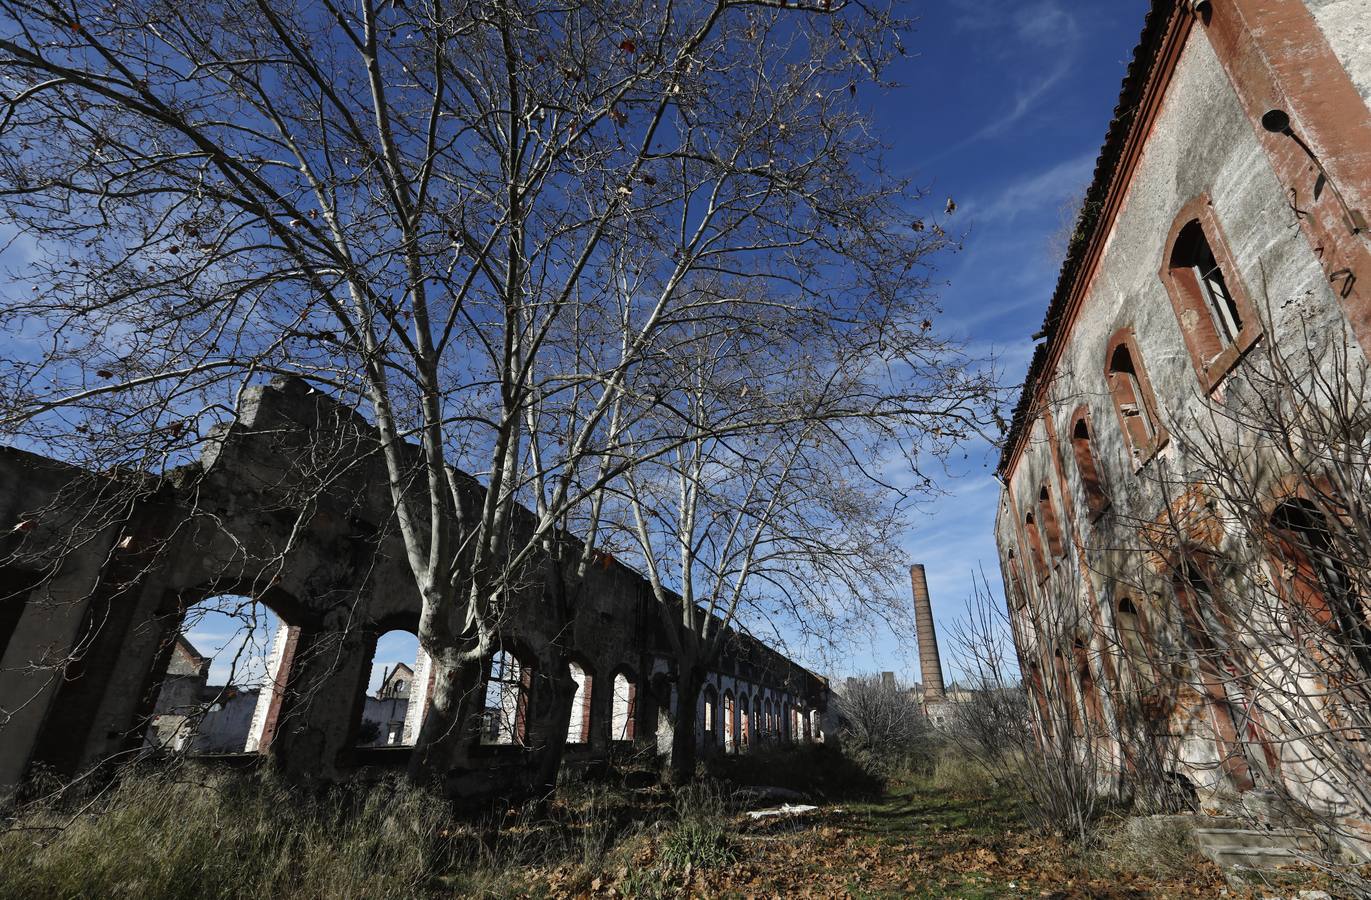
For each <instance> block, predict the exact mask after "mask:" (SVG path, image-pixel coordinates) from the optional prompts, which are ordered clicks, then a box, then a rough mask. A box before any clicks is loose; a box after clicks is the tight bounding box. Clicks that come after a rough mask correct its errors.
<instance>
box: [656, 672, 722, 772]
mask: <svg viewBox="0 0 1371 900" xmlns="http://www.w3.org/2000/svg"><path fill="white" fill-rule="evenodd" d="M704 683H705V679H704V671H703V670H702V669H701V668H700V667H699V666H694V665H692V666H687V667H684V668H683V670H682V672H681V676H680V678H678V679H677V682H676V708H675V709H674V710H673V711H672V712H673V718H672V727H671V758H670V759H669V760H667V773H666V774H667V782H668V783H669V784H671V785H673V786H676V787H679V786H680V785H683V784H687V783H689V782H690V781H691V780H692V779H693V778H694V777H695V763H696V761H697V760H698V759H699V742H698V737H697V736H696V734H695V710H696V706H697V704H698V703H699V702H700V691H702V690H703V689H704ZM716 715H717V711H716Z"/></svg>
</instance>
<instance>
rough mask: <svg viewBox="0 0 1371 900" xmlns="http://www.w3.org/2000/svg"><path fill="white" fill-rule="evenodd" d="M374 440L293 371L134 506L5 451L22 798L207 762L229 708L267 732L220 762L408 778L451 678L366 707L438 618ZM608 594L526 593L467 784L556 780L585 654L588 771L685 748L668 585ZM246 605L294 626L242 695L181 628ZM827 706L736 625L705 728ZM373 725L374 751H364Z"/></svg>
mask: <svg viewBox="0 0 1371 900" xmlns="http://www.w3.org/2000/svg"><path fill="white" fill-rule="evenodd" d="M374 442H375V437H374V432H373V431H372V429H371V427H370V425H369V424H368V423H367V422H366V420H365V419H363V418H362V417H361V416H360V415H358V414H357V413H356V412H355V411H353V410H351V409H348V408H346V407H343V406H342V405H340V404H339V403H337V402H336V401H334V400H332V399H331V398H329V397H327V396H326V395H325V394H323V393H322V392H319V391H316V390H314V389H312V388H311V387H310V386H308V385H307V384H305V383H304V382H302V381H299V380H293V379H280V380H278V381H275V382H273V383H272V384H270V385H264V386H258V387H254V388H251V389H249V390H248V391H247V392H246V393H245V396H244V399H243V401H242V402H241V404H240V405H239V408H238V411H237V416H236V419H235V420H234V421H233V423H232V424H231V425H229V426H227V427H225V428H222V429H220V430H219V431H217V432H216V433H214V434H213V435H212V436H211V437H210V438H209V439H208V440H207V442H206V444H205V446H204V448H203V451H202V453H201V456H200V458H199V459H198V460H197V461H195V462H192V463H189V464H187V465H185V466H183V467H181V468H179V469H177V470H175V471H172V472H168V473H167V474H166V475H165V476H164V477H162V478H161V479H158V480H157V481H156V482H155V483H152V484H141V483H140V484H139V485H135V486H134V487H136V488H137V490H133V491H129V490H126V489H127V488H128V487H129V485H128V484H125V483H123V482H121V476H120V475H119V474H118V473H111V474H102V475H96V474H94V473H90V472H85V471H81V470H79V469H77V468H75V467H72V466H70V465H67V464H65V463H62V462H59V461H56V460H52V459H46V458H41V457H38V456H35V455H33V454H30V453H26V452H23V451H20V450H16V449H7V448H0V790H3V789H5V788H9V787H12V786H14V785H16V784H18V783H20V782H21V781H22V779H24V778H25V776H26V775H27V774H28V773H29V772H31V771H32V770H33V769H34V768H35V767H39V766H41V767H43V768H45V769H47V770H51V771H55V772H56V773H58V774H63V775H74V774H77V773H79V772H82V771H85V770H86V769H87V768H88V767H90V766H93V765H96V764H100V763H102V762H105V761H109V760H119V759H128V758H132V757H133V756H135V755H137V753H138V752H140V751H141V750H143V749H144V748H145V745H146V744H148V743H151V744H154V745H159V746H163V747H168V746H169V747H177V746H180V747H181V749H183V750H184V749H187V748H186V747H185V746H184V745H185V744H186V743H187V741H186V740H181V741H180V743H179V744H178V743H177V740H176V738H175V735H176V734H178V733H179V730H180V729H182V728H183V727H188V726H186V724H185V723H186V720H187V719H188V718H195V719H196V720H197V725H196V726H195V728H196V729H198V730H195V729H192V730H187V731H186V732H185V734H186V735H189V734H198V735H201V736H204V735H207V734H210V733H216V734H217V733H218V731H219V729H217V728H216V727H215V726H214V724H213V721H214V717H215V716H217V715H221V709H210V708H208V707H213V706H215V705H216V704H219V705H220V706H221V707H222V710H227V709H228V708H229V705H233V712H234V716H233V720H234V721H235V722H237V721H240V718H241V719H246V720H247V725H246V729H245V730H244V729H243V727H242V725H241V724H240V725H239V726H238V727H239V729H240V730H239V732H238V733H239V735H240V738H241V740H240V742H239V744H238V746H237V747H227V746H224V745H223V742H216V743H215V744H214V745H213V746H212V747H211V748H209V749H215V750H225V749H229V750H238V751H241V752H245V753H247V754H260V755H264V756H267V757H270V758H271V759H272V760H273V761H274V762H275V763H276V764H277V765H279V766H281V767H283V768H284V769H286V770H288V771H295V772H301V773H307V774H309V775H318V776H325V777H329V776H336V775H339V774H342V773H346V772H348V771H350V770H354V769H356V768H357V767H359V766H363V765H403V763H404V758H405V755H406V754H407V753H408V751H407V749H406V748H405V747H404V746H402V745H404V744H412V743H413V741H414V736H415V734H416V733H417V731H418V727H419V723H420V722H421V721H422V718H423V716H424V713H425V710H426V706H427V700H428V696H429V691H430V688H431V683H432V682H431V674H430V667H429V663H428V660H427V657H425V656H424V655H423V654H422V653H421V654H420V658H419V659H418V661H417V664H416V665H415V666H414V668H413V670H412V671H411V669H410V667H408V666H404V667H398V668H397V669H396V670H395V671H392V672H389V673H387V677H386V680H385V685H384V687H383V688H382V690H381V691H380V692H379V696H376V697H368V696H367V684H368V682H369V681H370V678H371V670H372V661H373V655H374V651H375V647H376V641H377V639H378V637H379V636H381V635H382V634H384V633H386V632H388V631H391V630H396V629H400V630H405V631H409V632H411V633H413V632H415V631H416V629H417V627H418V621H419V612H420V600H419V597H418V592H417V590H416V588H415V585H414V580H413V577H412V575H411V574H410V571H409V569H408V567H407V563H406V559H405V554H404V552H403V549H402V548H401V545H400V542H399V538H398V536H397V535H396V534H395V531H394V528H393V527H392V522H391V520H392V511H391V504H390V502H389V499H388V490H387V487H386V485H387V480H386V476H385V474H384V471H383V469H382V465H381V462H380V460H379V458H378V457H377V455H376V454H375V453H374V452H369V451H370V448H373V447H374ZM471 484H472V485H475V482H474V480H472V481H471ZM478 489H479V488H478V487H473V488H472V490H478ZM111 498H115V499H114V500H111ZM590 579H591V583H590V588H591V589H590V590H589V591H588V596H589V598H590V599H589V602H588V604H587V606H585V607H583V608H581V609H580V610H578V614H577V616H576V618H575V621H574V623H573V627H572V630H571V633H569V634H568V633H562V632H559V631H557V630H556V629H555V627H554V624H555V623H552V622H550V621H548V617H547V616H545V615H542V614H541V613H540V611H539V602H540V594H539V592H538V591H537V590H536V589H530V590H528V591H525V592H522V593H519V594H517V595H516V596H514V597H513V598H512V599H511V600H510V608H509V609H508V612H507V614H506V615H505V616H504V618H503V627H502V629H501V632H500V635H499V649H498V651H497V652H496V653H495V654H494V655H493V658H491V659H490V660H488V668H487V683H486V687H485V691H486V694H485V696H486V706H485V716H484V718H483V721H482V727H481V728H480V733H479V734H473V735H472V736H471V747H470V748H469V752H468V753H467V755H466V757H465V759H466V760H467V763H466V766H465V768H464V769H463V770H462V771H456V772H453V773H451V777H450V786H451V787H452V789H453V790H454V791H457V792H462V791H468V790H470V791H477V790H480V789H482V788H483V787H485V788H491V787H495V788H498V786H499V785H501V784H505V783H514V782H517V781H518V780H519V779H520V778H521V777H522V776H523V775H524V774H525V773H528V772H531V771H535V770H536V768H537V765H538V761H539V759H540V754H542V753H543V752H545V751H546V750H547V748H548V745H549V738H548V735H549V734H550V733H552V731H553V729H554V727H555V726H554V724H553V723H554V720H555V719H556V718H557V716H556V708H555V707H556V704H555V702H554V698H553V696H552V692H551V690H548V689H545V687H546V685H545V679H544V675H546V673H547V672H548V671H549V669H550V667H551V666H552V665H553V663H552V662H551V660H553V659H564V658H566V655H569V656H570V658H571V659H572V661H573V662H572V665H571V670H572V671H571V674H572V676H573V677H574V679H575V681H576V683H577V685H578V689H577V692H576V696H575V698H574V699H573V710H572V719H571V729H570V734H569V736H568V740H569V744H568V746H567V753H566V755H565V757H564V759H565V760H566V761H567V762H568V763H569V764H573V765H576V764H583V763H588V762H591V761H595V760H599V759H604V758H607V757H609V756H610V755H611V754H617V753H631V754H638V755H640V756H642V757H644V758H647V759H651V757H652V754H654V753H656V752H658V751H659V749H665V748H669V747H670V723H671V721H672V720H673V718H674V717H669V716H667V715H665V713H666V711H668V710H669V709H670V706H669V705H670V704H671V703H672V702H673V701H674V688H673V682H674V679H675V674H674V666H675V663H674V658H673V655H672V653H671V650H670V647H671V644H670V642H669V640H668V635H667V634H666V633H665V632H664V631H663V628H664V626H663V624H662V620H663V617H662V616H661V615H659V613H658V610H657V609H656V607H655V603H656V600H655V598H654V594H653V592H652V590H651V587H650V586H649V585H648V584H647V582H646V581H645V580H644V579H643V577H642V576H641V575H639V574H638V573H637V572H635V571H633V570H632V569H630V568H628V567H626V566H624V565H622V564H620V563H618V562H615V561H609V562H607V564H606V565H603V566H595V567H594V569H593V571H592V574H591V575H590ZM533 587H534V588H536V585H535V586H533ZM225 596H232V597H236V598H238V601H237V602H238V603H240V604H245V605H246V606H248V607H251V608H254V609H256V608H258V607H262V608H265V609H269V610H270V611H271V613H273V614H274V616H275V617H276V619H277V620H279V622H280V626H279V627H277V628H276V630H275V633H274V634H272V635H271V636H270V637H269V638H267V639H265V642H266V643H267V644H268V645H269V652H264V656H265V657H266V664H265V669H266V671H265V673H264V675H263V677H262V678H261V686H260V688H259V689H258V690H257V691H255V692H251V691H246V690H243V691H238V692H237V693H236V694H235V698H234V699H232V700H231V701H230V699H229V698H228V696H227V689H224V690H221V691H219V693H217V694H216V693H214V692H215V691H216V690H217V689H213V688H210V687H208V686H207V684H206V678H207V663H206V661H205V660H204V659H203V657H201V656H200V654H199V653H198V651H196V650H195V648H194V647H192V646H191V645H190V643H189V642H188V641H187V640H186V639H185V638H184V637H183V636H182V629H183V623H184V622H185V621H186V616H187V614H188V612H189V611H191V610H193V609H195V608H196V607H197V606H200V605H203V604H206V603H209V602H211V601H213V600H214V599H215V598H223V597H225ZM553 642H560V643H559V644H558V645H557V650H558V652H557V653H553V652H552V649H553ZM564 654H565V655H564ZM211 694H213V696H210V695H211ZM827 696H828V687H827V684H826V682H825V681H824V680H823V679H821V678H819V677H818V676H816V675H814V674H812V673H810V672H809V671H807V670H806V669H804V668H803V667H801V666H800V665H798V664H796V663H794V662H792V661H791V660H789V659H787V658H786V657H784V656H783V655H781V654H780V653H778V652H776V651H774V650H772V649H770V648H768V647H767V646H765V645H763V644H762V643H760V642H759V641H756V640H755V639H752V638H750V637H748V636H746V635H743V634H740V633H732V634H730V635H729V638H728V640H727V642H726V652H725V653H724V655H723V657H722V658H721V660H720V662H719V664H718V665H717V667H716V669H715V671H713V672H710V673H709V675H708V683H707V685H706V687H705V690H704V693H703V696H702V697H701V700H700V703H699V705H698V708H697V709H696V711H695V715H694V717H693V718H694V722H695V727H696V731H697V735H698V739H699V741H700V744H701V746H703V747H704V748H706V750H707V751H713V750H715V749H717V751H718V752H725V751H737V750H741V749H744V748H746V747H748V746H751V745H753V744H755V743H757V742H758V741H761V740H776V741H782V740H796V741H798V740H817V739H820V738H821V735H820V734H819V733H818V727H817V724H816V723H817V722H818V721H819V718H818V717H819V715H820V714H821V713H822V712H823V710H824V709H825V707H826V704H827ZM226 701H229V702H228V703H226ZM240 714H241V716H240ZM368 718H370V719H371V720H372V721H374V722H375V723H376V724H377V734H376V735H373V736H372V739H371V740H370V741H369V742H368V743H372V744H374V745H376V746H370V747H362V746H359V744H360V743H363V741H361V740H359V738H360V737H362V736H363V735H361V734H359V732H360V731H361V729H362V724H363V722H364V721H366V720H367V719H368ZM683 718H684V719H685V720H687V721H688V720H689V719H690V718H691V717H689V716H686V717H683ZM164 733H165V735H164ZM244 734H245V737H242V735H244ZM149 735H151V736H152V737H151V738H150V737H149ZM397 745H399V746H397ZM189 749H190V750H192V751H193V750H195V749H196V748H195V746H194V744H193V743H192V744H191V746H190V748H189Z"/></svg>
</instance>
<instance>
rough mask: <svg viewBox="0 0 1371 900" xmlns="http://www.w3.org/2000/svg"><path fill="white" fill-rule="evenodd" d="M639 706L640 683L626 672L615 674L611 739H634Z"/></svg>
mask: <svg viewBox="0 0 1371 900" xmlns="http://www.w3.org/2000/svg"><path fill="white" fill-rule="evenodd" d="M637 706H638V685H637V683H636V682H634V681H633V679H631V678H629V677H628V675H627V674H626V673H624V672H620V673H619V674H618V675H615V676H614V714H613V716H612V717H611V722H612V723H613V730H612V732H611V737H610V739H611V740H615V741H631V740H633V738H634V735H635V724H634V719H636V718H637Z"/></svg>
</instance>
